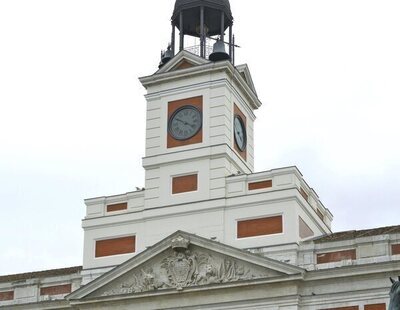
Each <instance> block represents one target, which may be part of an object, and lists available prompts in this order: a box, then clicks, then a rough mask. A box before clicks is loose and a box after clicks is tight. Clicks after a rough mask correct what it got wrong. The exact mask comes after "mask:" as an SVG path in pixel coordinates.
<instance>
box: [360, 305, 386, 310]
mask: <svg viewBox="0 0 400 310" xmlns="http://www.w3.org/2000/svg"><path fill="white" fill-rule="evenodd" d="M364 310H386V304H374V305H365V307H364Z"/></svg>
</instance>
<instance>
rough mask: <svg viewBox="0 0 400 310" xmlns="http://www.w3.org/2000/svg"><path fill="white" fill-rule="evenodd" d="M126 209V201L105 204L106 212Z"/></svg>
mask: <svg viewBox="0 0 400 310" xmlns="http://www.w3.org/2000/svg"><path fill="white" fill-rule="evenodd" d="M127 209H128V203H127V202H123V203H116V204H112V205H107V212H115V211H122V210H127Z"/></svg>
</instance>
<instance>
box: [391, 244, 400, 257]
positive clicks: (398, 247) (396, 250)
mask: <svg viewBox="0 0 400 310" xmlns="http://www.w3.org/2000/svg"><path fill="white" fill-rule="evenodd" d="M399 254H400V244H393V245H392V255H399Z"/></svg>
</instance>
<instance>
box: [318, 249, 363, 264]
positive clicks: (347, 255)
mask: <svg viewBox="0 0 400 310" xmlns="http://www.w3.org/2000/svg"><path fill="white" fill-rule="evenodd" d="M347 259H352V260H355V259H356V250H354V249H353V250H346V251H337V252H330V253H320V254H317V264H325V263H332V262H340V261H342V260H347Z"/></svg>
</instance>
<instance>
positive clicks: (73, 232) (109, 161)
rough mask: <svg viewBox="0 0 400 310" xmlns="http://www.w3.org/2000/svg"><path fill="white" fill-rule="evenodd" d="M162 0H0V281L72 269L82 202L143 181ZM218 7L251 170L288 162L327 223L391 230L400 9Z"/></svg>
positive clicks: (395, 198)
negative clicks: (246, 72)
mask: <svg viewBox="0 0 400 310" xmlns="http://www.w3.org/2000/svg"><path fill="white" fill-rule="evenodd" d="M174 2H175V1H174V0H146V1H140V2H139V1H136V0H0V205H1V215H0V235H1V238H0V246H1V247H0V249H1V250H0V274H11V273H17V272H25V271H33V270H45V269H52V268H59V267H65V266H74V265H81V264H82V247H83V233H82V229H81V219H82V218H83V217H84V215H85V205H84V203H83V200H84V199H85V198H90V197H96V196H104V195H112V194H120V193H125V192H128V191H132V190H134V189H135V186H143V185H144V173H143V169H142V167H141V158H142V157H143V156H144V140H145V137H144V129H145V123H144V121H145V99H144V97H143V95H144V94H145V90H144V89H143V88H142V86H141V85H140V83H139V81H138V77H140V76H145V75H150V74H152V73H153V72H154V71H155V70H156V68H157V65H158V62H159V54H160V50H161V49H163V48H165V47H166V45H167V44H168V42H169V39H170V31H171V30H170V21H169V19H170V17H171V14H172V10H173V6H174ZM230 2H231V6H232V12H233V15H234V17H235V25H234V32H235V35H236V42H237V43H238V44H239V45H240V46H241V47H242V48H241V49H239V50H238V51H237V64H240V63H248V64H249V67H250V70H251V72H252V75H253V79H254V83H255V86H256V88H257V91H258V95H259V98H260V99H261V101H262V102H263V103H264V104H263V106H262V107H261V108H260V109H259V110H258V111H256V115H257V117H258V120H257V123H256V127H255V130H256V136H255V138H256V140H255V148H256V154H255V155H256V158H255V160H256V170H257V171H263V170H269V169H272V168H279V167H284V166H292V165H296V166H297V167H298V168H299V169H300V170H301V171H302V173H303V175H304V177H305V180H306V181H307V182H308V184H309V185H310V186H311V187H313V188H314V189H315V191H316V192H317V193H318V194H319V196H320V198H321V201H322V202H323V203H324V205H325V206H326V207H327V208H329V209H330V211H331V212H332V213H333V215H334V216H335V218H334V222H333V230H334V231H340V230H351V229H362V228H371V227H380V226H387V225H397V224H400V216H399V215H400V198H399V192H400V160H399V158H400V143H399V133H400V128H399V127H400V125H399V106H400V56H399V55H400V40H399V33H400V18H399V16H400V2H399V1H398V0H373V1H372V0H335V1H331V0H329V1H328V0H247V1H243V0H231V1H230ZM139 3H140V6H139V5H138V4H139Z"/></svg>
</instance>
